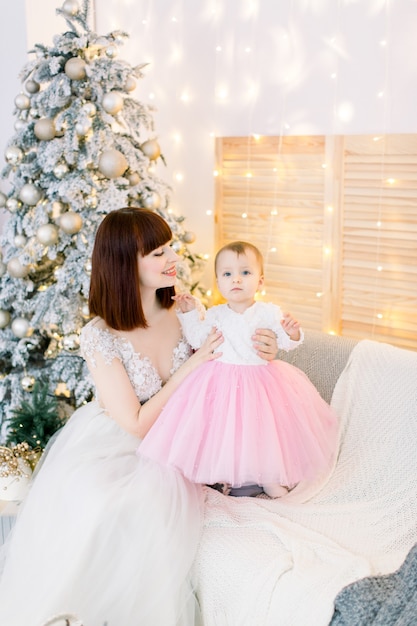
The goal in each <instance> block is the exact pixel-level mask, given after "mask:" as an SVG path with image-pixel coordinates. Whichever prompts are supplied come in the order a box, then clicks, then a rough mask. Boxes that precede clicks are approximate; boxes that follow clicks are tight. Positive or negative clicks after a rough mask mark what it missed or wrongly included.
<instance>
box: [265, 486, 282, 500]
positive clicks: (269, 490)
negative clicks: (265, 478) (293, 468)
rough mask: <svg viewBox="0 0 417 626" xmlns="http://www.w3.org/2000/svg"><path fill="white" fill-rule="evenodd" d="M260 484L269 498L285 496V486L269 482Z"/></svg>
mask: <svg viewBox="0 0 417 626" xmlns="http://www.w3.org/2000/svg"><path fill="white" fill-rule="evenodd" d="M262 486H263V490H264V492H265V493H266V495H267V496H269V497H270V498H282V496H285V495H287V493H288V489H287V487H284V486H283V485H278V484H269V485H262Z"/></svg>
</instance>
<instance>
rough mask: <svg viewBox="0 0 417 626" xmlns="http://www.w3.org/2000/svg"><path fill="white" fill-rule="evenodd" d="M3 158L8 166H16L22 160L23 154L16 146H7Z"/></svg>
mask: <svg viewBox="0 0 417 626" xmlns="http://www.w3.org/2000/svg"><path fill="white" fill-rule="evenodd" d="M4 156H5V159H6V161H7V163H10V165H18V164H19V163H20V162H21V160H22V158H23V152H22V150H21V149H20V148H18V147H17V146H9V147H8V148H6V151H5V153H4Z"/></svg>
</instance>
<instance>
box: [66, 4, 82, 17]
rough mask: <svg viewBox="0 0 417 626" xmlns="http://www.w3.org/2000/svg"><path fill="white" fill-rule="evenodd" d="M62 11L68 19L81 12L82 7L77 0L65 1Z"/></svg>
mask: <svg viewBox="0 0 417 626" xmlns="http://www.w3.org/2000/svg"><path fill="white" fill-rule="evenodd" d="M62 10H63V12H64V13H65V15H68V17H73V16H74V15H77V13H78V12H79V10H80V6H79V4H78V2H77V0H65V2H64V4H63V5H62Z"/></svg>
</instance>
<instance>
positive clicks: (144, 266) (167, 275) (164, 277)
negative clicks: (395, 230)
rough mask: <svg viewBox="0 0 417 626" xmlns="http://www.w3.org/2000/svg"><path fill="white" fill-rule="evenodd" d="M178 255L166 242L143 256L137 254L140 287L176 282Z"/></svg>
mask: <svg viewBox="0 0 417 626" xmlns="http://www.w3.org/2000/svg"><path fill="white" fill-rule="evenodd" d="M179 258H180V257H179V256H178V255H177V254H176V253H175V252H174V250H173V249H172V248H171V246H170V243H169V242H167V243H166V244H164V245H163V246H160V247H159V248H156V249H155V250H152V252H150V253H149V254H146V255H145V256H142V255H140V254H139V255H138V269H139V285H140V288H141V289H144V288H145V289H152V290H156V289H161V288H163V287H173V286H174V285H175V283H176V278H177V268H176V264H177V262H178V261H179Z"/></svg>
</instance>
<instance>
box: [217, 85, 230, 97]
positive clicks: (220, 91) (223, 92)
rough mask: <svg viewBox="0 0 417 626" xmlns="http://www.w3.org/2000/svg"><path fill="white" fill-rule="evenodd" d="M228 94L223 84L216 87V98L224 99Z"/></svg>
mask: <svg viewBox="0 0 417 626" xmlns="http://www.w3.org/2000/svg"><path fill="white" fill-rule="evenodd" d="M227 95H228V91H227V88H226V87H225V86H223V85H222V86H220V87H218V88H217V89H216V97H217V99H218V100H226V98H227Z"/></svg>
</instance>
